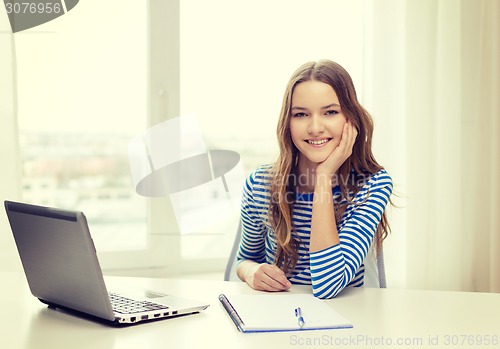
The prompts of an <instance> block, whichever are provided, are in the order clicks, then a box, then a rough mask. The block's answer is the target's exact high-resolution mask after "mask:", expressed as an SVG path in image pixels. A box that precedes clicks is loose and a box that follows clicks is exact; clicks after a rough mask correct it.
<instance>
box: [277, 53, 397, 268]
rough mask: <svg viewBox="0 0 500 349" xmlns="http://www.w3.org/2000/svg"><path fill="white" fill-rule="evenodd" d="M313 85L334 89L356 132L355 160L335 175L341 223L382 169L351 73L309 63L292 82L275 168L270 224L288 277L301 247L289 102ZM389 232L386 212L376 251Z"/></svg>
mask: <svg viewBox="0 0 500 349" xmlns="http://www.w3.org/2000/svg"><path fill="white" fill-rule="evenodd" d="M309 80H316V81H319V82H323V83H325V84H328V85H330V86H331V87H332V88H333V89H334V91H335V93H336V94H337V97H338V98H339V102H340V106H341V108H342V112H343V114H344V115H345V117H346V118H347V120H349V121H350V122H351V123H352V124H353V125H354V126H355V127H356V129H357V130H358V136H357V138H356V141H355V143H354V146H353V151H352V155H351V156H350V157H349V158H348V159H347V160H346V161H345V162H344V163H343V164H342V166H340V168H339V171H338V174H337V175H338V178H340V179H341V180H339V185H340V191H341V193H342V197H343V198H346V199H347V203H344V204H342V205H339V204H338V203H335V205H336V207H335V218H336V221H337V222H339V220H340V218H341V217H342V215H343V213H344V212H345V210H346V208H347V205H348V204H349V202H350V199H352V198H353V197H354V196H355V195H356V193H357V192H358V191H359V190H360V189H361V187H362V185H363V184H362V182H360V181H358V179H359V177H360V175H361V176H363V175H365V176H366V175H370V174H373V173H376V172H378V171H379V170H381V169H382V166H380V165H379V164H378V163H377V161H376V160H375V158H374V156H373V154H372V149H371V144H372V133H373V120H372V118H371V116H370V114H368V112H367V111H366V110H365V109H364V108H363V107H362V106H361V104H360V103H359V102H358V99H357V97H356V90H355V89H354V84H353V82H352V79H351V77H350V75H349V73H347V71H346V70H345V69H344V68H343V67H342V66H340V65H339V64H337V63H335V62H332V61H329V60H321V61H318V62H309V63H306V64H304V65H302V66H301V67H299V68H298V69H297V70H296V71H295V72H294V74H293V75H292V77H291V78H290V81H289V82H288V85H287V87H286V91H285V95H284V98H283V104H282V108H281V113H280V118H279V121H278V127H277V136H278V143H279V149H280V154H279V157H278V159H277V161H276V162H275V164H274V166H273V169H272V174H273V176H272V181H271V188H270V197H271V203H270V206H269V221H270V224H271V226H272V228H273V229H274V233H275V235H276V240H277V250H276V258H275V263H276V265H277V266H279V267H280V268H282V269H283V270H284V271H285V272H286V273H290V272H291V271H293V269H294V268H295V265H296V263H297V260H298V246H299V241H298V236H296V235H295V234H294V227H293V218H292V210H293V203H294V200H295V192H296V189H297V188H296V181H295V180H293V178H292V177H293V176H292V175H293V174H295V173H296V166H297V160H298V155H299V151H298V150H297V148H296V147H295V145H294V144H293V142H292V137H291V135H290V118H291V103H292V95H293V92H294V89H295V87H296V86H297V85H298V84H300V83H301V82H304V81H309ZM353 170H354V171H353ZM389 232H390V227H389V224H388V221H387V217H386V213H385V212H384V213H383V215H382V219H381V221H380V224H379V225H378V228H377V232H376V234H375V247H376V251H378V250H379V249H380V247H381V246H382V242H383V240H384V239H385V238H386V237H387V236H388V234H389Z"/></svg>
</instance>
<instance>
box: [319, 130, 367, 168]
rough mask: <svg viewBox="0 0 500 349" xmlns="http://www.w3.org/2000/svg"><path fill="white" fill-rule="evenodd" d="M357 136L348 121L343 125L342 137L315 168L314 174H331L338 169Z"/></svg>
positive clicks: (348, 153) (356, 132) (350, 152)
mask: <svg viewBox="0 0 500 349" xmlns="http://www.w3.org/2000/svg"><path fill="white" fill-rule="evenodd" d="M357 136H358V131H357V130H356V128H355V127H354V125H352V124H351V123H350V122H349V121H347V122H346V123H345V125H344V130H343V131H342V139H341V140H340V143H339V145H338V146H337V147H336V148H335V149H334V150H333V151H332V153H331V154H330V155H329V156H328V157H327V158H326V160H325V161H323V162H322V163H320V164H319V165H318V167H317V168H316V174H319V175H327V176H332V175H333V174H334V173H335V172H337V171H338V169H339V168H340V166H342V164H343V163H344V162H345V161H346V160H347V159H348V158H349V156H351V154H352V148H353V146H354V142H355V141H356V137H357Z"/></svg>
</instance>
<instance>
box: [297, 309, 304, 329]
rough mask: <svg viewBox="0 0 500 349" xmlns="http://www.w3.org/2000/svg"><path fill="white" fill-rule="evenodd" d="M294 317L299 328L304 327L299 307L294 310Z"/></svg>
mask: <svg viewBox="0 0 500 349" xmlns="http://www.w3.org/2000/svg"><path fill="white" fill-rule="evenodd" d="M295 317H296V318H297V321H298V322H299V326H300V327H302V326H304V323H305V321H304V318H303V317H302V310H301V309H300V307H298V308H296V309H295Z"/></svg>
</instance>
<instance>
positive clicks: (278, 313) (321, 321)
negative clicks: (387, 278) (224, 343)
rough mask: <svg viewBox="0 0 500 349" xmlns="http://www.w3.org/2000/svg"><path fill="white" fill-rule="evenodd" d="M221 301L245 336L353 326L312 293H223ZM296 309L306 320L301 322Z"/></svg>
mask: <svg viewBox="0 0 500 349" xmlns="http://www.w3.org/2000/svg"><path fill="white" fill-rule="evenodd" d="M219 300H220V302H221V303H222V305H223V306H224V308H225V309H226V311H227V312H228V314H229V316H230V317H231V319H232V320H233V322H234V324H235V325H236V327H237V328H238V330H240V331H241V332H244V333H248V332H281V331H301V330H320V329H337V328H351V327H352V324H351V322H350V321H348V320H347V319H345V318H344V317H342V316H341V315H340V314H339V313H337V312H336V311H335V309H333V307H332V306H331V305H330V304H328V303H326V302H325V301H322V300H320V299H317V298H315V297H314V296H313V295H311V294H293V293H292V294H290V293H273V294H253V295H223V294H221V295H220V296H219ZM297 308H300V315H301V316H302V319H300V320H303V321H299V317H300V316H299V315H298V314H297V312H296V309H297Z"/></svg>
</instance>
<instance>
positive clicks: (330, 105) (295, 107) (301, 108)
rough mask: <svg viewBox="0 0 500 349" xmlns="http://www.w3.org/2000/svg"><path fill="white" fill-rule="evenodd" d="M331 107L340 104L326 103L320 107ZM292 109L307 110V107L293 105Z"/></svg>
mask: <svg viewBox="0 0 500 349" xmlns="http://www.w3.org/2000/svg"><path fill="white" fill-rule="evenodd" d="M332 107H340V105H339V104H337V103H332V104H328V105H326V106H324V107H321V109H328V108H332ZM292 109H298V110H307V108H304V107H298V106H293V107H292Z"/></svg>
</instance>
